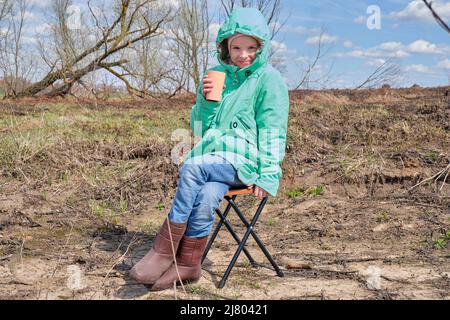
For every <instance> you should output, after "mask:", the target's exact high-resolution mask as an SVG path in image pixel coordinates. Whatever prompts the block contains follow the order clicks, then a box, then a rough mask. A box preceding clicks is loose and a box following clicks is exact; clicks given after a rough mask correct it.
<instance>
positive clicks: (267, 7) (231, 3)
mask: <svg viewBox="0 0 450 320" xmlns="http://www.w3.org/2000/svg"><path fill="white" fill-rule="evenodd" d="M220 2H221V4H222V8H223V9H224V11H225V14H226V16H229V15H230V13H231V11H233V9H235V8H236V7H244V8H245V7H249V8H256V9H258V10H259V11H261V12H262V14H263V15H264V16H265V17H266V19H267V22H268V23H269V26H270V27H271V31H272V38H273V37H275V35H276V34H277V33H278V32H279V30H280V29H281V27H282V26H283V25H284V24H285V22H283V23H280V22H279V18H280V12H281V0H220Z"/></svg>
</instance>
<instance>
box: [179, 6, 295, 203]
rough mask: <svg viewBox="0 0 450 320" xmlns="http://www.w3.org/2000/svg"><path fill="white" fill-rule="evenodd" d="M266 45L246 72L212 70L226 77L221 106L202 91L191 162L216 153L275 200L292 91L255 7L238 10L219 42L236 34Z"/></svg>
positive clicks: (224, 66)
mask: <svg viewBox="0 0 450 320" xmlns="http://www.w3.org/2000/svg"><path fill="white" fill-rule="evenodd" d="M237 32H239V33H242V34H247V35H250V36H254V37H257V38H259V39H261V40H262V41H263V46H262V49H260V51H259V52H258V53H257V57H256V59H255V60H254V61H253V63H252V64H251V65H250V66H248V67H245V68H243V69H239V67H237V66H234V65H229V64H226V63H225V62H224V61H221V59H220V56H219V54H218V55H217V58H218V60H219V62H220V65H219V66H216V67H214V68H212V69H210V70H217V71H222V72H225V73H226V79H225V86H226V88H225V89H224V91H223V94H222V100H221V102H212V101H207V100H205V98H204V97H203V96H202V94H201V92H202V85H200V87H199V88H198V94H197V100H196V104H195V105H194V106H193V107H192V111H191V118H190V126H191V128H192V130H193V131H194V135H195V136H199V137H201V140H200V141H199V142H198V143H197V144H196V145H195V146H194V148H193V149H192V150H191V151H190V153H189V154H188V155H187V158H190V157H194V156H200V155H204V154H217V155H220V156H222V157H224V158H225V159H226V160H228V161H229V162H231V163H232V164H233V166H234V167H235V168H236V170H237V172H238V177H239V179H240V180H241V181H242V182H243V183H245V184H249V185H250V184H256V185H257V186H259V187H261V188H263V189H264V190H266V191H267V192H268V193H269V194H271V195H272V196H275V195H276V193H277V190H278V186H279V180H280V177H281V174H282V173H281V162H282V160H283V158H284V154H285V145H286V131H287V122H288V113H289V96H288V89H287V87H286V84H285V83H284V81H283V79H282V77H281V75H280V73H279V72H278V71H277V70H275V69H274V68H273V67H272V66H271V65H270V64H268V61H267V60H268V51H269V41H270V30H269V28H268V26H267V22H266V20H265V18H264V16H263V15H262V14H261V13H260V12H259V11H258V10H256V9H250V8H239V9H236V10H234V11H233V12H232V13H231V15H230V17H229V18H228V20H227V21H226V22H225V23H224V24H223V25H222V27H221V28H220V30H219V33H218V35H217V39H216V43H217V44H219V43H220V42H221V41H222V40H223V39H226V38H229V37H230V36H232V35H233V34H235V33H237Z"/></svg>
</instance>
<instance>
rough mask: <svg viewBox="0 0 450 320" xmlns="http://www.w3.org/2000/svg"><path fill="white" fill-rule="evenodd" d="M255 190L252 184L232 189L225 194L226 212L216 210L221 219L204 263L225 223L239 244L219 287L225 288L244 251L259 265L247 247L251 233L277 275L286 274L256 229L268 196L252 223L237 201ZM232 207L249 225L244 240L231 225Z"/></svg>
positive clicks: (254, 263) (256, 265) (263, 200)
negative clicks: (228, 218)
mask: <svg viewBox="0 0 450 320" xmlns="http://www.w3.org/2000/svg"><path fill="white" fill-rule="evenodd" d="M253 192H254V186H250V187H248V188H244V189H231V190H230V191H228V192H227V193H226V194H225V196H224V199H225V200H227V202H228V204H227V207H226V208H225V211H224V213H222V212H221V211H220V209H219V208H217V209H216V210H215V212H216V214H217V215H218V216H219V218H220V221H219V222H218V224H217V226H216V228H215V230H214V232H213V233H212V235H211V238H210V239H209V241H208V244H207V245H206V249H205V252H204V254H203V257H202V263H203V261H204V260H205V258H206V256H207V255H208V252H209V250H210V249H211V246H212V244H213V243H214V240H215V239H216V237H217V234H218V233H219V231H220V229H221V228H222V225H224V224H225V227H226V228H227V229H228V231H229V232H230V233H231V235H232V236H233V238H234V240H235V241H236V242H237V244H238V249H237V251H236V253H235V254H234V256H233V259H231V262H230V264H229V265H228V268H227V270H226V271H225V274H224V275H223V277H222V280H220V282H219V288H223V287H224V286H225V282H226V281H227V279H228V276H229V275H230V272H231V270H232V269H233V267H234V265H235V263H236V261H237V259H238V258H239V255H240V254H241V252H242V251H244V254H245V255H246V256H247V258H248V260H249V262H250V263H251V265H252V266H253V267H258V264H257V263H256V261H255V259H253V257H252V256H251V255H250V253H249V252H248V250H247V248H246V247H245V244H246V242H247V240H248V238H249V236H250V235H252V236H253V238H254V239H255V241H256V243H257V244H258V246H259V247H260V248H261V250H262V252H263V253H264V255H265V256H266V257H267V259H268V260H269V261H270V263H271V264H272V266H273V268H274V269H275V272H276V273H277V275H278V276H279V277H284V274H283V272H282V271H281V269H280V267H279V266H278V264H277V263H276V262H275V260H274V259H273V258H272V256H271V255H270V253H269V251H268V250H267V248H266V246H265V245H264V243H263V242H262V241H261V239H260V238H259V237H258V235H257V234H256V233H255V230H254V227H255V224H256V222H257V221H258V218H259V216H260V214H261V212H262V210H263V209H264V206H265V205H266V202H267V199H268V197H264V198H263V199H262V200H261V203H260V204H259V206H258V209H257V210H256V213H255V215H254V216H253V218H252V219H251V222H250V223H249V222H248V221H247V219H246V218H245V216H244V215H243V213H242V211H241V210H240V209H239V207H238V206H237V205H236V203H235V200H236V197H237V196H245V195H251V194H253ZM231 208H233V209H234V211H235V212H236V213H237V215H238V216H239V218H240V219H241V221H242V222H243V224H244V225H245V226H246V227H247V230H246V232H245V234H244V237H243V238H242V240H241V239H239V237H238V235H237V234H236V232H235V231H234V229H233V227H232V226H231V224H230V222H229V221H228V220H227V216H228V213H229V211H230V209H231Z"/></svg>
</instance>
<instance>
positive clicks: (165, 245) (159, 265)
mask: <svg viewBox="0 0 450 320" xmlns="http://www.w3.org/2000/svg"><path fill="white" fill-rule="evenodd" d="M168 220H169V219H166V220H165V221H164V223H163V225H162V226H161V229H160V230H159V233H158V235H157V236H156V239H155V242H154V244H153V247H152V249H151V250H150V251H149V252H148V253H147V254H146V255H145V256H144V257H143V258H142V259H141V260H140V261H139V262H138V263H137V264H136V265H135V266H134V267H133V268H132V269H131V270H130V273H129V275H130V277H131V278H133V279H135V280H136V281H138V282H140V283H145V284H153V283H155V282H156V280H158V279H159V277H161V275H162V274H163V273H164V272H165V271H166V270H167V269H168V268H169V267H170V266H171V265H172V262H173V256H174V254H173V250H175V252H177V249H178V245H179V243H180V239H181V238H182V237H183V234H184V231H185V230H186V225H187V224H186V223H173V222H169V224H170V225H168V223H167V222H168ZM169 226H170V232H169V228H168V227H169ZM170 234H172V241H173V249H172V242H171V241H170V239H171V236H170Z"/></svg>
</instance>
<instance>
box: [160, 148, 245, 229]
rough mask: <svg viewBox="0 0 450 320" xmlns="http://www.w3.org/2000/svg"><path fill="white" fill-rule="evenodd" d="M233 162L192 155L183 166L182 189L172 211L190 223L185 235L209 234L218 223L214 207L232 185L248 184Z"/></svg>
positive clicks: (176, 219)
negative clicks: (240, 177)
mask: <svg viewBox="0 0 450 320" xmlns="http://www.w3.org/2000/svg"><path fill="white" fill-rule="evenodd" d="M244 186H245V184H243V183H242V182H241V181H240V180H239V178H238V175H237V171H236V169H235V168H234V167H233V165H232V164H231V163H229V162H227V161H226V160H225V159H223V158H222V157H219V156H216V155H204V156H203V158H201V156H200V157H197V158H191V159H188V160H186V161H185V163H184V164H183V166H182V167H181V169H180V179H179V181H178V189H177V192H176V194H175V198H174V200H173V203H172V208H171V209H170V212H169V219H170V221H171V222H174V223H186V222H187V223H188V225H187V228H186V232H185V235H186V236H188V237H205V236H208V235H209V234H210V232H211V228H212V225H213V223H214V210H215V209H216V208H217V207H218V206H219V203H220V201H221V200H222V198H223V196H224V195H225V193H227V192H228V190H229V189H230V188H231V187H244Z"/></svg>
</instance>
